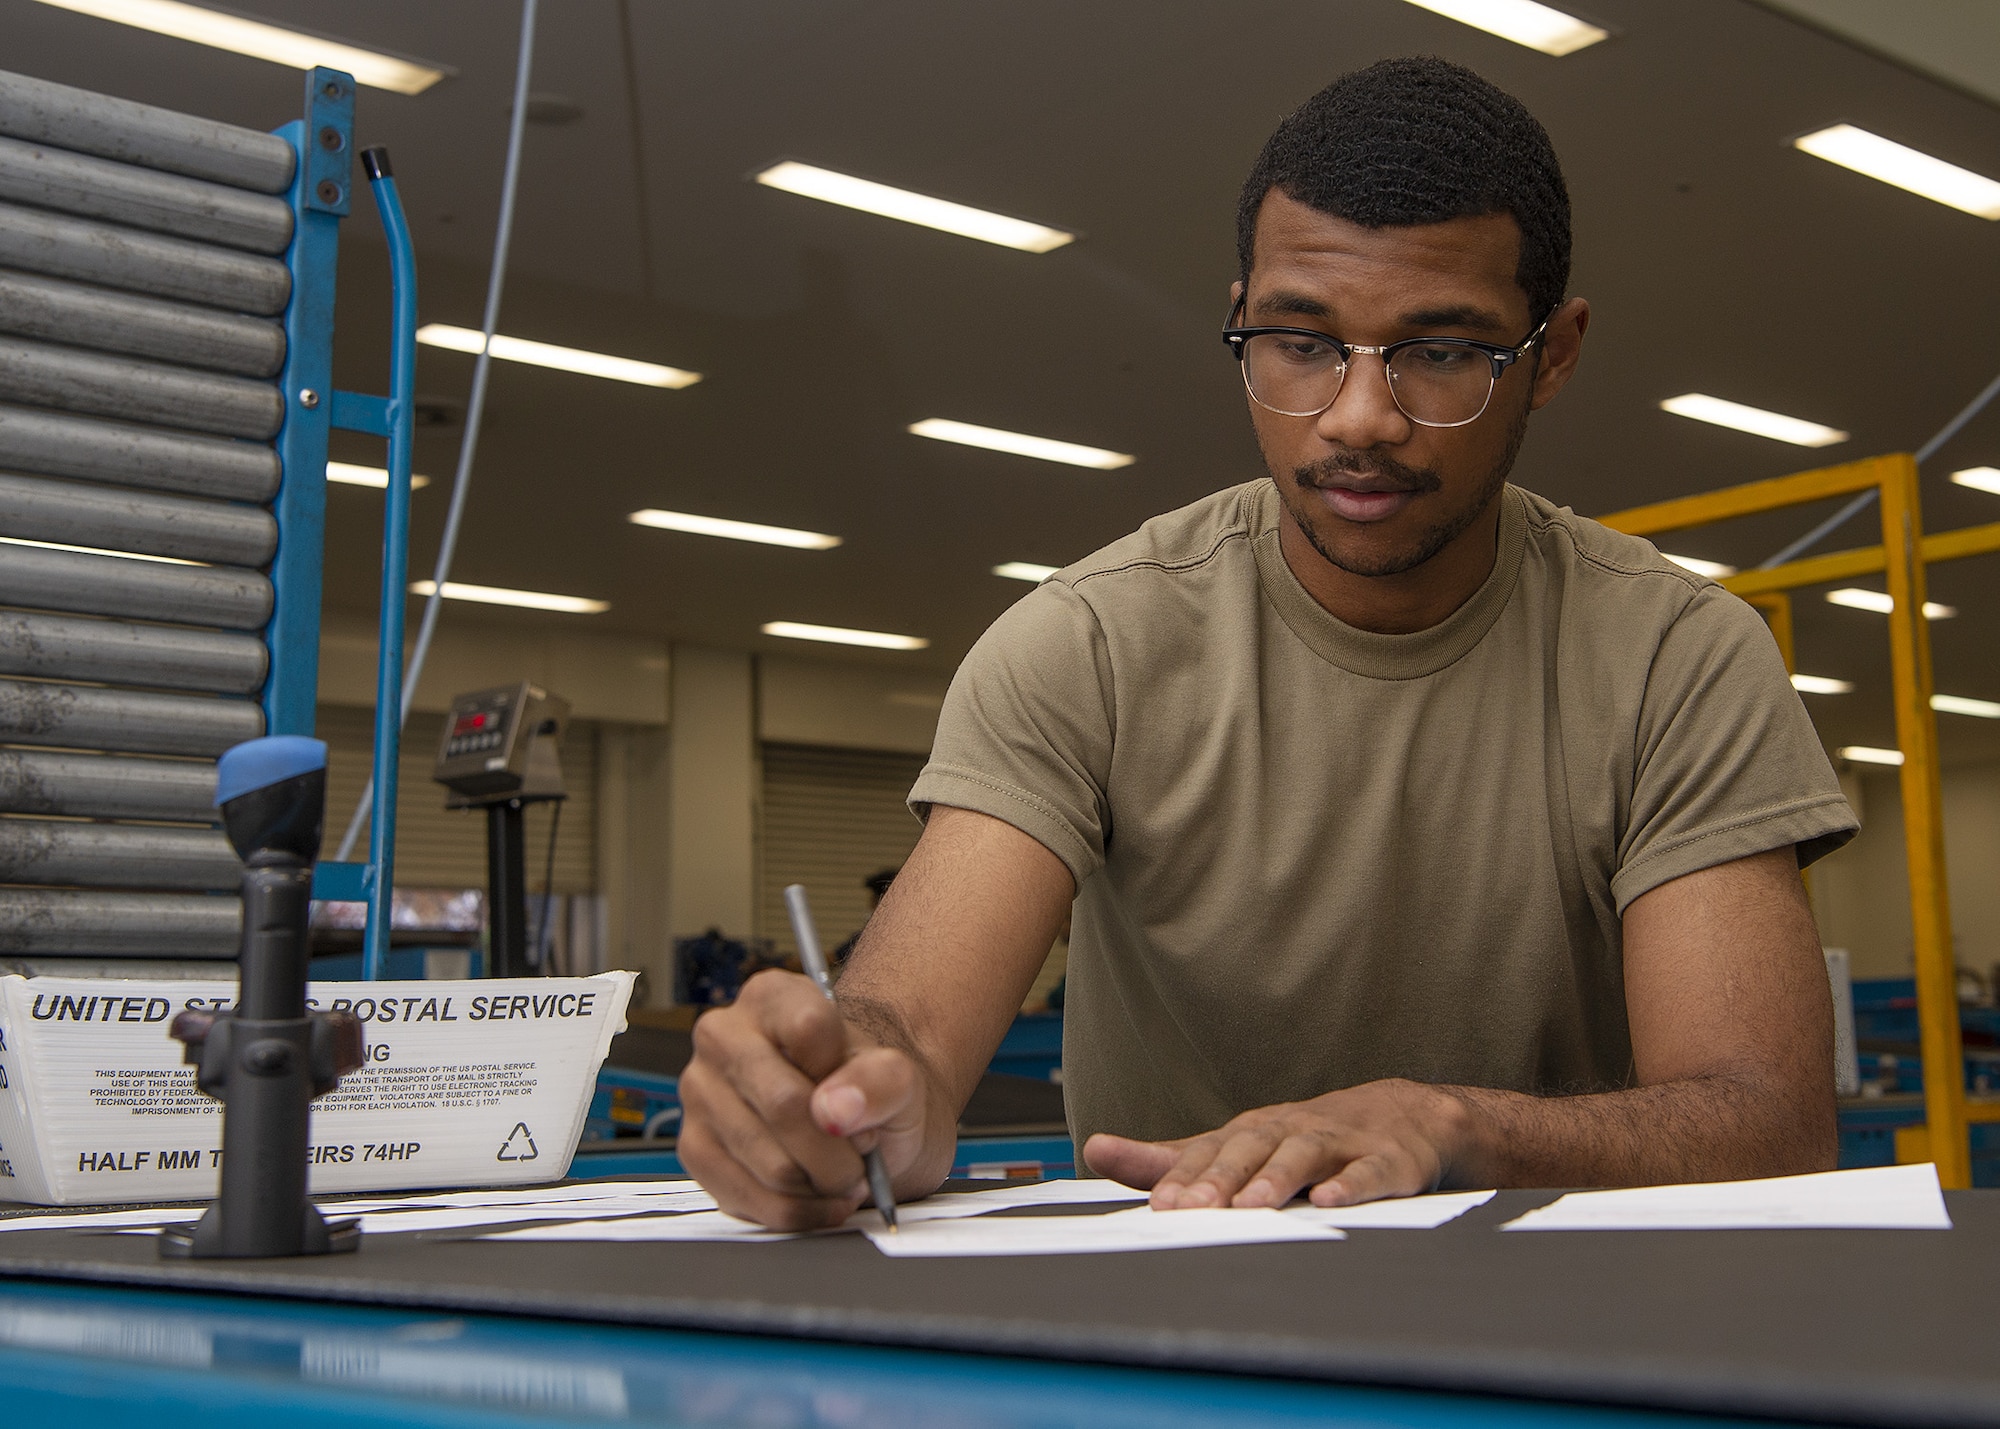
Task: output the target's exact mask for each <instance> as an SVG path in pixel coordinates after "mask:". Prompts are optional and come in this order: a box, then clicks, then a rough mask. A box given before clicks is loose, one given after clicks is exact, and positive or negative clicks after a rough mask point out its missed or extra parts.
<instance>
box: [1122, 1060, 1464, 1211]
mask: <svg viewBox="0 0 2000 1429" xmlns="http://www.w3.org/2000/svg"><path fill="white" fill-rule="evenodd" d="M1469 1115H1470V1113H1469V1109H1468V1108H1467V1107H1466V1105H1465V1104H1464V1103H1463V1102H1461V1101H1459V1100H1458V1099H1457V1098H1456V1097H1453V1096H1452V1095H1451V1094H1450V1093H1449V1092H1447V1091H1444V1090H1441V1089H1440V1088H1437V1087H1429V1086H1424V1085H1422V1084H1420V1083H1417V1082H1406V1081H1385V1082H1369V1083H1367V1084H1366V1085H1363V1086H1359V1087H1350V1088H1348V1089H1346V1090H1344V1091H1338V1092H1328V1093H1327V1094H1326V1095H1324V1096H1318V1097H1314V1098H1313V1099H1312V1100H1311V1101H1303V1102H1285V1103H1282V1104H1280V1105H1278V1106H1267V1107H1259V1108H1258V1109H1257V1110H1255V1111H1247V1112H1245V1113H1243V1115H1241V1116H1239V1117H1237V1118H1235V1119H1234V1120H1232V1121H1230V1122H1228V1123H1227V1124H1226V1125H1224V1126H1221V1127H1219V1128H1217V1129H1216V1130H1214V1131H1211V1132H1207V1133H1205V1134H1204V1135H1201V1136H1190V1137H1185V1138H1183V1139H1182V1140H1179V1141H1132V1140H1129V1139H1127V1138H1126V1137H1122V1136H1110V1135H1106V1134H1105V1133H1102V1132H1100V1133H1098V1134H1097V1135H1095V1136H1093V1137H1091V1138H1090V1140H1089V1141H1088V1142H1086V1143H1085V1144H1084V1148H1083V1159H1084V1161H1085V1162H1086V1163H1087V1164H1088V1165H1089V1167H1090V1169H1091V1170H1093V1171H1095V1172H1097V1173H1098V1174H1099V1175H1102V1176H1109V1177H1110V1178H1111V1179H1113V1180H1114V1181H1122V1182H1123V1183H1124V1184H1126V1185H1127V1186H1135V1187H1137V1188H1138V1189H1140V1190H1142V1191H1143V1190H1150V1191H1151V1192H1152V1193H1153V1194H1152V1204H1153V1209H1154V1210H1157V1211H1170V1210H1184V1209H1192V1208H1196V1207H1202V1206H1282V1205H1284V1204H1285V1203H1286V1202H1288V1201H1290V1200H1291V1199H1292V1198H1293V1197H1294V1196H1296V1195H1298V1194H1299V1192H1301V1191H1304V1190H1307V1189H1308V1188H1310V1191H1311V1197H1312V1203H1313V1204H1314V1205H1316V1206H1351V1205H1354V1204H1356V1203H1357V1202H1360V1201H1374V1200H1380V1199H1382V1198H1383V1197H1385V1196H1415V1195H1421V1194H1422V1193H1424V1192H1426V1191H1432V1190H1436V1189H1437V1187H1438V1185H1439V1184H1440V1183H1441V1182H1442V1181H1444V1179H1445V1177H1446V1175H1447V1173H1448V1172H1449V1170H1450V1167H1451V1162H1452V1151H1453V1148H1454V1146H1456V1145H1457V1144H1458V1143H1459V1141H1460V1139H1461V1137H1462V1136H1463V1134H1464V1131H1465V1128H1466V1123H1467V1121H1468V1119H1469Z"/></svg>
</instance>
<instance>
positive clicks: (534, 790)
mask: <svg viewBox="0 0 2000 1429" xmlns="http://www.w3.org/2000/svg"><path fill="white" fill-rule="evenodd" d="M568 719H569V703H568V702H567V701H566V700H563V699H560V698H558V697H557V696H555V695H551V694H550V693H549V692H548V691H547V690H544V689H542V688H541V687H540V686H538V685H535V684H532V683H530V682H528V681H525V680H524V681H522V682H521V683H520V684H518V685H498V686H495V687H494V688H492V689H489V690H475V691H473V692H472V693H471V694H465V695H460V696H458V698H456V699H454V700H453V701H452V702H451V712H450V713H449V714H448V715H447V716H446V717H445V722H444V739H443V742H442V744H441V745H440V746H439V748H438V756H437V765H436V767H435V768H434V769H433V770H432V772H431V777H432V778H433V779H435V780H437V782H438V783H440V784H442V785H444V786H445V787H446V788H448V789H450V790H451V792H452V798H451V800H450V802H451V803H452V804H453V805H454V806H460V807H462V806H464V805H467V804H483V803H490V802H493V801H495V800H505V799H514V798H521V799H551V798H554V799H560V798H561V797H562V796H563V784H562V766H561V765H560V763H559V762H558V761H557V759H556V743H557V741H558V740H559V739H560V738H561V736H562V728H563V725H564V724H565V723H566V722H567V721H568Z"/></svg>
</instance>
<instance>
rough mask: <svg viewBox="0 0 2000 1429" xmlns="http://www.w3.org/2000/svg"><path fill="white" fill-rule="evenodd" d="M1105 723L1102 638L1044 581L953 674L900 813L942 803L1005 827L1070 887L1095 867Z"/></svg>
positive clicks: (1064, 593) (1102, 824)
mask: <svg viewBox="0 0 2000 1429" xmlns="http://www.w3.org/2000/svg"><path fill="white" fill-rule="evenodd" d="M1112 725H1113V720H1112V700H1111V661H1110V652H1109V648H1108V647H1107V645H1106V643H1105V639H1104V631H1103V629H1102V627H1100V626H1099V625H1098V623H1097V617H1096V616H1095V615H1094V614H1093V613H1092V612H1091V610H1090V607H1089V606H1088V605H1087V604H1086V603H1085V602H1084V601H1083V599H1082V598H1081V597H1079V596H1078V595H1077V594H1076V592H1075V591H1073V590H1071V589H1070V588H1069V587H1068V586H1066V585H1063V584H1061V583H1059V582H1055V581H1050V582H1048V583H1046V584H1044V585H1042V586H1040V587H1038V588H1037V589H1036V590H1034V591H1032V592H1030V593H1029V594H1028V595H1026V596H1024V597H1022V598H1021V599H1020V600H1019V601H1016V602H1015V603H1014V605H1013V607H1012V608H1011V609H1009V610H1008V611H1007V613H1006V614H1004V615H1002V616H1001V617H1000V618H999V619H998V620H996V621H995V622H994V623H993V625H992V627H991V628H990V629H988V630H987V632H986V634H985V635H983V636H981V637H980V639H979V643H978V644H976V645H974V646H973V647H972V652H971V653H970V654H969V655H967V656H966V657H965V661H964V663H963V664H961V665H960V666H959V667H958V673H957V675H955V676H954V677H953V678H952V682H951V689H950V691H949V692H947V693H946V695H945V700H944V709H943V711H942V712H941V713H940V715H939V716H938V730H937V739H936V741H935V742H934V743H933V744H932V746H931V758H930V763H928V764H927V765H925V766H924V771H923V773H922V774H920V775H919V776H918V777H917V782H916V786H915V787H914V788H913V789H911V791H910V808H911V809H912V810H914V811H915V813H916V815H917V817H919V818H926V817H928V816H929V813H930V809H931V806H932V805H934V804H944V805H946V806H948V807H951V808H960V809H974V810H977V811H978V812H979V813H982V814H989V815H991V816H992V817H993V818H996V819H1000V820H1002V821H1003V822H1006V823H1009V824H1012V825H1013V826H1014V827H1015V828H1017V829H1019V830H1021V832H1023V833H1025V834H1027V835H1028V836H1029V837H1030V838H1032V839H1034V840H1036V841H1037V842H1038V843H1040V844H1042V845H1043V846H1045V847H1046V848H1047V849H1048V850H1049V851H1050V852H1051V853H1053V854H1055V856H1056V857H1057V858H1060V859H1061V860H1062V861H1063V862H1064V863H1065V864H1067V865H1068V866H1069V871H1070V876H1071V877H1073V878H1074V879H1075V880H1076V882H1077V883H1078V884H1079V885H1081V884H1082V883H1083V881H1084V879H1086V878H1088V877H1089V876H1090V875H1091V874H1093V873H1095V872H1096V871H1097V870H1098V869H1099V868H1101V867H1103V865H1104V843H1105V839H1106V837H1107V836H1108V834H1109V816H1108V809H1109V804H1108V801H1107V799H1106V797H1105V784H1106V781H1107V779H1108V777H1109V774H1110V769H1111V741H1112Z"/></svg>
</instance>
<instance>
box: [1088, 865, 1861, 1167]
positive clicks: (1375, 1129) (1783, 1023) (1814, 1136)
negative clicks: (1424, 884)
mask: <svg viewBox="0 0 2000 1429" xmlns="http://www.w3.org/2000/svg"><path fill="white" fill-rule="evenodd" d="M1624 928H1625V1002H1626V1010H1627V1014H1628V1016H1629V1018H1630V1022H1631V1028H1632V1046H1633V1058H1634V1078H1635V1081H1636V1082H1637V1083H1638V1085H1637V1086H1635V1087H1633V1088H1631V1089H1630V1090H1626V1091H1618V1092H1605V1093H1601V1094H1597V1095H1591V1096H1577V1097H1532V1096H1524V1095H1521V1094H1519V1093H1513V1092H1496V1091H1487V1090H1482V1089H1477V1088H1468V1087H1432V1086H1423V1085H1419V1084H1417V1083H1414V1082H1373V1083H1369V1084H1367V1085H1365V1086H1360V1087H1354V1088H1350V1089H1347V1090H1344V1091H1338V1092H1330V1093H1328V1094H1327V1095H1325V1096H1322V1097H1315V1098H1314V1099H1312V1100H1311V1101H1306V1102H1294V1103H1289V1104H1287V1105H1283V1106H1275V1107H1265V1108H1261V1109H1259V1110H1257V1111H1252V1112H1247V1113H1245V1114H1244V1115H1243V1116H1240V1117H1237V1118H1236V1119H1235V1120H1233V1121H1231V1122H1230V1123H1229V1124H1228V1125H1226V1126H1224V1127H1222V1128H1220V1129H1218V1130H1217V1131H1214V1132H1210V1133H1208V1134H1207V1135H1205V1136H1199V1137H1192V1138H1188V1139H1187V1140H1184V1141H1179V1142H1160V1143H1149V1142H1137V1141H1128V1140H1125V1139H1123V1138H1120V1137H1109V1136H1097V1137H1092V1138H1091V1140H1090V1142H1089V1144H1088V1145H1087V1146H1086V1148H1085V1156H1086V1159H1087V1160H1088V1162H1089V1164H1090V1165H1091V1166H1092V1167H1093V1168H1094V1169H1096V1170H1098V1171H1099V1172H1101V1173H1102V1174H1105V1175H1109V1176H1114V1177H1116V1178H1118V1179H1119V1180H1122V1181H1126V1182H1127V1183H1128V1184H1132V1185H1137V1186H1147V1187H1151V1188H1152V1190H1153V1203H1154V1204H1155V1205H1157V1206H1162V1207H1170V1206H1202V1205H1232V1204H1233V1205H1242V1206H1260V1205H1282V1204H1283V1203H1284V1202H1285V1201H1287V1200H1289V1199H1290V1198H1291V1197H1292V1196H1294V1195H1296V1194H1297V1193H1298V1192H1299V1191H1301V1190H1305V1189H1308V1188H1309V1189H1310V1190H1311V1193H1312V1199H1313V1200H1314V1201H1315V1202H1317V1203H1319V1204H1321V1205H1346V1204H1351V1203H1353V1202H1356V1201H1365V1200H1372V1199H1375V1198H1377V1197H1381V1196H1399V1195H1412V1194H1415V1193H1418V1192H1422V1191H1428V1190H1432V1189H1435V1188H1437V1187H1440V1186H1479V1187H1485V1186H1616V1185H1645V1184H1652V1183H1660V1182H1678V1181H1699V1180H1722V1179H1729V1178H1733V1177H1748V1176H1771V1175H1782V1174H1786V1173H1789V1172H1798V1171H1820V1170H1826V1169H1829V1168H1831V1167H1832V1165H1833V1164H1834V1153H1835V1145H1836V1133H1835V1126H1834V1103H1833V1016H1832V999H1831V997H1830V996H1829V994H1828V990H1827V983H1826V972H1825V964H1824V960H1823V958H1822V956H1821V954H1820V947H1819V937H1818V933H1817V932H1816V930H1815V929H1814V926H1813V921H1812V913H1811V910H1810V909H1809V908H1808V907H1807V905H1806V901H1805V894H1804V890H1803V888H1802V886H1801V884H1800V880H1799V876H1798V866H1797V863H1796V860H1795V856H1794V854H1793V851H1792V850H1791V849H1790V848H1784V849H1777V850H1773V851H1772V852H1769V853H1764V854H1758V855H1756V856H1754V857H1751V858H1746V859H1740V860H1738V861H1736V862H1734V863H1727V864H1722V865H1719V866H1717V867H1715V868H1710V869H1705V870H1702V871H1701V872H1698V873H1692V874H1689V875H1687V876H1686V877H1684V878H1678V879H1675V880H1674V881H1672V882H1671V883H1667V884H1663V885H1662V886H1660V887H1659V888H1656V889H1654V890H1652V891H1651V892H1649V893H1647V894H1645V895H1643V896H1642V897H1640V898H1638V899H1635V900H1634V901H1633V902H1632V904H1631V905H1630V906H1629V907H1628V908H1627V909H1626V911H1625V925H1624Z"/></svg>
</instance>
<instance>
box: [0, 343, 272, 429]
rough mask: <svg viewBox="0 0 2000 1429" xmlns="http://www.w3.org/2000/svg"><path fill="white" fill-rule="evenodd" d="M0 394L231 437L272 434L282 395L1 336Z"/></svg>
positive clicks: (207, 375) (235, 381)
mask: <svg viewBox="0 0 2000 1429" xmlns="http://www.w3.org/2000/svg"><path fill="white" fill-rule="evenodd" d="M0 397H4V398H7V399H8V400H10V401H15V402H27V403H30V404H32V405H34V406H38V407H59V408H62V409H63V410H65V411H70V412H89V413H93V414H94V415H97V416H101V417H118V418H122V419H124V420H127V421H134V422H157V423H159V424H161V425H162V426H170V427H190V428H192V429H194V430H195V431H199V432H214V433H218V434H220V435H222V436H229V437H272V436H275V435H276V434H277V431H278V428H279V427H281V426H283V425H284V424H285V401H284V398H282V397H281V396H279V395H278V389H277V388H276V387H275V386H273V385H272V384H271V383H269V382H252V381H251V380H250V379H249V378H247V377H226V376H224V375H223V374H222V373H219V372H190V371H188V370H187V369H186V368H184V367H169V366H167V365H166V364H165V363H160V362H144V361H141V360H140V359H139V358H136V357H110V356H106V355H105V354H103V353H99V352H85V351H83V350H82V349H81V348H75V347H57V346H56V345H55V344H53V343H46V342H30V341H28V339H26V338H22V337H0Z"/></svg>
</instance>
